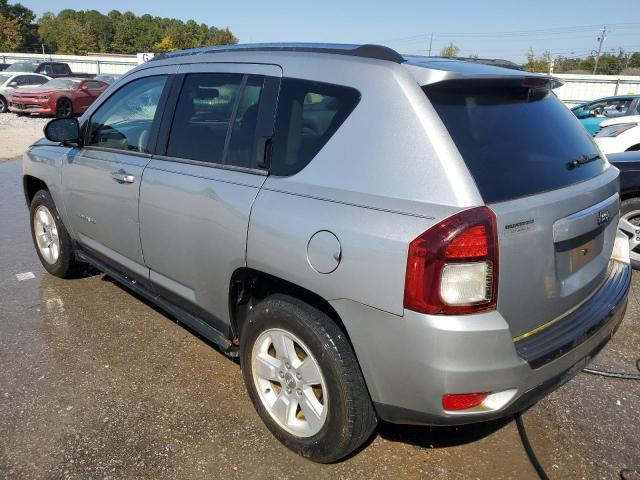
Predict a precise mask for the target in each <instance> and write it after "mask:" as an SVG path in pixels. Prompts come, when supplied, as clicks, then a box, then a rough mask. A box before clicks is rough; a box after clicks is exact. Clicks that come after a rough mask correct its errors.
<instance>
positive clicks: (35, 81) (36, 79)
mask: <svg viewBox="0 0 640 480" xmlns="http://www.w3.org/2000/svg"><path fill="white" fill-rule="evenodd" d="M46 81H47V79H46V78H44V77H41V76H39V75H29V85H42V84H43V83H44V82H46Z"/></svg>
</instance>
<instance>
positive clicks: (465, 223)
mask: <svg viewBox="0 0 640 480" xmlns="http://www.w3.org/2000/svg"><path fill="white" fill-rule="evenodd" d="M497 298H498V232H497V227H496V217H495V214H494V213H493V212H492V211H491V210H490V209H489V208H487V207H478V208H473V209H471V210H465V211H464V212H460V213H458V214H456V215H453V216H451V217H449V218H447V219H446V220H443V221H441V222H440V223H438V224H436V225H434V226H433V227H431V228H430V229H429V230H427V231H426V232H424V233H423V234H422V235H420V236H419V237H418V238H416V239H415V240H413V241H412V242H411V244H410V245H409V255H408V258H407V271H406V276H405V285H404V307H405V308H407V309H409V310H414V311H416V312H421V313H429V314H443V315H451V314H465V313H475V312H480V311H484V310H491V309H494V308H495V307H496V303H497Z"/></svg>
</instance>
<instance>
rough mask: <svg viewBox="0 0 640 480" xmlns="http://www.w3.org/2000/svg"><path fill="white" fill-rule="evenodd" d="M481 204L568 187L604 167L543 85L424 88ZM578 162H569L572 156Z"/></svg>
mask: <svg viewBox="0 0 640 480" xmlns="http://www.w3.org/2000/svg"><path fill="white" fill-rule="evenodd" d="M423 89H424V91H425V93H426V94H427V97H428V98H429V100H430V101H431V103H432V104H433V106H434V108H435V109H436V111H437V112H438V114H439V115H440V118H441V119H442V121H443V122H444V124H445V126H446V127H447V129H448V131H449V134H450V135H451V137H452V138H453V141H454V142H455V144H456V146H457V147H458V150H459V151H460V154H461V155H462V157H463V158H464V161H465V163H466V164H467V167H468V168H469V171H470V172H471V175H472V176H473V178H474V180H475V182H476V184H477V186H478V189H479V190H480V194H481V195H482V197H483V199H484V201H485V202H486V203H494V202H501V201H505V200H511V199H514V198H518V197H523V196H526V195H532V194H536V193H540V192H544V191H547V190H554V189H557V188H562V187H566V186H568V185H571V184H574V183H576V182H580V181H584V180H588V179H590V178H593V177H595V176H597V175H599V174H600V173H602V171H603V170H604V169H605V166H606V164H605V162H604V160H602V159H601V158H596V159H594V157H595V156H596V155H597V154H598V151H597V149H596V147H595V145H594V144H593V141H592V139H591V137H590V136H589V134H588V133H587V131H586V130H585V129H584V127H582V126H581V124H580V123H579V122H578V120H577V119H576V118H575V116H574V115H573V114H572V113H571V111H570V110H569V109H568V108H567V107H565V106H564V105H563V104H562V102H561V101H560V100H559V99H558V98H557V97H556V96H555V95H554V94H553V93H551V92H549V91H548V90H545V89H537V90H534V89H529V88H523V87H513V86H509V87H497V86H495V84H494V85H493V86H473V87H464V86H461V85H460V84H458V85H457V86H435V85H434V86H428V87H424V88H423ZM579 159H580V160H584V159H588V160H587V161H581V163H580V164H579V165H577V166H576V165H575V164H572V163H571V162H573V161H574V160H579Z"/></svg>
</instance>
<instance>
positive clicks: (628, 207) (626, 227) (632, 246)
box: [618, 198, 640, 270]
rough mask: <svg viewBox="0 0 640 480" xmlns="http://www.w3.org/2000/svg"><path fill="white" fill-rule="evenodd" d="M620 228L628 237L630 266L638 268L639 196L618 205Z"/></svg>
mask: <svg viewBox="0 0 640 480" xmlns="http://www.w3.org/2000/svg"><path fill="white" fill-rule="evenodd" d="M618 227H619V228H620V230H621V231H622V232H623V233H624V234H625V235H626V236H627V237H628V238H629V255H630V257H631V266H632V267H633V268H634V269H635V270H639V269H640V198H629V199H627V200H625V201H624V202H622V205H620V223H619V224H618Z"/></svg>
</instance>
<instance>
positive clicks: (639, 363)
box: [514, 358, 640, 480]
mask: <svg viewBox="0 0 640 480" xmlns="http://www.w3.org/2000/svg"><path fill="white" fill-rule="evenodd" d="M636 368H637V369H638V370H639V371H640V358H639V359H638V360H636ZM582 371H583V372H585V373H590V374H592V375H600V376H603V377H611V378H621V379H624V380H640V375H638V374H635V373H621V372H609V371H606V370H598V369H595V368H584V369H583V370H582ZM514 419H515V421H516V426H517V427H518V434H519V435H520V440H522V446H523V447H524V451H525V452H526V453H527V457H528V458H529V461H530V462H531V465H532V466H533V468H534V469H535V470H536V473H537V474H538V476H539V477H540V480H549V476H548V475H547V472H545V471H544V468H542V465H541V464H540V461H539V460H538V457H536V453H535V452H534V451H533V448H532V447H531V442H529V437H528V436H527V431H526V429H525V428H524V422H523V420H522V414H520V413H516V414H515V415H514ZM636 474H638V472H637V471H635V470H629V469H626V468H625V469H623V470H621V471H620V478H621V479H622V480H627V479H629V480H630V479H631V478H633V475H636Z"/></svg>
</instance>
